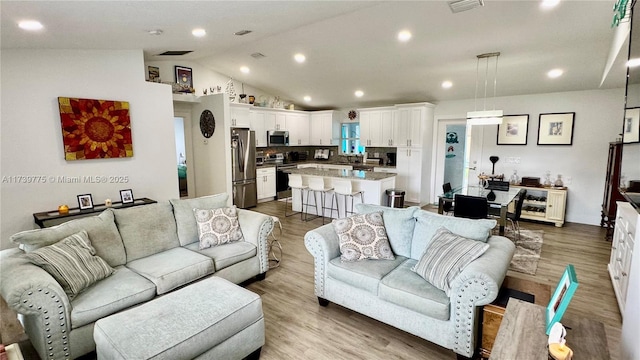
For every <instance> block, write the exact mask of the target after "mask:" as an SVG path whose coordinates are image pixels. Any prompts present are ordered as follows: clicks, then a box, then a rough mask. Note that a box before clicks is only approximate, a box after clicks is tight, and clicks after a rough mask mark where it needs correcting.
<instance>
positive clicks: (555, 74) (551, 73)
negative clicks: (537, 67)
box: [547, 69, 564, 79]
mask: <svg viewBox="0 0 640 360" xmlns="http://www.w3.org/2000/svg"><path fill="white" fill-rule="evenodd" d="M562 74H564V71H562V69H553V70H551V71H549V72H548V73H547V76H548V77H550V78H552V79H555V78H557V77H560V76H562Z"/></svg>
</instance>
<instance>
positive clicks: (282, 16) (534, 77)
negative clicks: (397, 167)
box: [0, 0, 626, 108]
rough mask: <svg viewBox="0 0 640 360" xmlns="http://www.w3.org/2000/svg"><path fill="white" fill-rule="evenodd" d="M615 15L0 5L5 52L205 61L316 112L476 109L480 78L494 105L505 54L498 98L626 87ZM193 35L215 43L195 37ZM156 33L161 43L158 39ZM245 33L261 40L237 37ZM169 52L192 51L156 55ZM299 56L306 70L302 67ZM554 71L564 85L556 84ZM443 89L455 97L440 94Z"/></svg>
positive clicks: (354, 5)
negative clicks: (614, 45) (402, 34)
mask: <svg viewBox="0 0 640 360" xmlns="http://www.w3.org/2000/svg"><path fill="white" fill-rule="evenodd" d="M613 5H614V1H613V0H607V1H572V0H564V1H561V2H560V3H559V4H558V5H557V6H556V7H553V8H550V9H546V8H543V7H541V1H524V0H522V1H520V0H517V1H516V0H513V1H494V0H485V1H484V6H482V7H478V8H475V9H472V10H469V11H465V12H459V13H453V12H452V11H451V9H450V7H449V5H448V3H447V2H446V1H6V0H3V1H1V2H0V10H1V31H2V33H1V40H2V41H1V47H2V49H12V48H37V49H142V50H144V54H145V58H146V59H147V60H154V61H155V60H172V61H175V62H179V61H180V60H190V61H196V62H198V63H200V64H202V65H203V66H205V67H207V68H210V69H211V70H214V71H217V72H220V73H222V74H225V75H228V76H230V77H233V78H234V79H237V80H239V81H242V82H244V83H246V84H251V85H253V86H255V87H258V88H261V89H264V90H265V91H268V92H270V93H273V94H274V95H280V96H282V97H283V98H285V99H289V100H293V101H294V102H296V103H299V104H303V103H304V100H303V97H304V96H305V95H307V96H310V97H311V99H312V100H311V101H310V102H308V103H307V106H308V107H310V108H347V107H358V106H375V105H382V104H393V103H398V102H417V101H430V102H435V103H437V102H439V101H444V100H454V99H473V98H474V96H475V94H476V78H477V73H478V72H479V73H480V89H479V96H480V97H482V96H484V79H483V78H484V74H485V72H489V79H488V94H489V95H490V96H492V95H493V77H492V76H493V75H492V74H493V71H494V70H495V65H494V63H493V62H491V63H490V64H486V65H488V67H489V68H488V70H487V68H486V65H485V62H480V64H479V65H480V69H479V71H477V69H478V68H477V66H478V61H477V58H476V55H478V54H483V53H489V52H500V53H501V55H500V56H499V57H498V60H499V62H498V65H497V89H496V95H497V96H507V95H521V94H533V93H550V92H561V91H573V90H590V89H598V88H621V87H623V86H624V78H625V70H624V64H623V62H622V61H618V62H617V63H616V64H615V65H614V68H613V70H612V72H611V76H609V77H608V78H607V79H606V81H605V82H604V84H603V85H602V87H601V84H600V83H601V80H602V74H603V70H604V68H605V63H606V61H607V57H608V53H609V50H610V47H611V42H612V38H613V33H614V30H613V29H612V27H611V21H612V18H613V11H612V8H613ZM24 19H35V20H38V21H40V22H41V23H42V24H43V25H44V29H42V30H40V31H38V32H25V31H23V30H22V29H20V28H18V26H17V22H18V21H20V20H24ZM194 28H202V29H204V30H206V35H205V36H204V37H201V38H196V37H194V36H193V35H192V34H191V31H192V30H193V29H194ZM156 29H160V30H162V34H161V35H150V34H149V31H150V30H156ZM240 30H251V31H252V32H251V33H249V34H247V35H244V36H237V35H234V32H237V31H240ZM401 30H408V31H410V32H411V33H412V37H411V39H410V40H409V41H408V42H400V41H398V39H397V34H398V32H399V31H401ZM167 50H192V51H193V52H191V53H189V54H187V55H183V56H177V57H176V56H173V57H168V56H160V55H158V54H160V53H162V52H164V51H167ZM624 51H626V50H624ZM254 53H261V54H263V55H264V57H263V58H259V59H256V58H254V57H252V56H251V54H254ZM296 53H303V54H304V55H305V56H306V61H305V62H304V63H302V64H300V63H297V62H296V61H295V60H294V59H293V56H294V54H296ZM491 61H493V60H491ZM240 66H247V67H248V68H249V69H250V72H249V73H248V74H245V73H242V72H241V71H240ZM556 68H558V69H562V70H563V71H564V73H563V75H562V76H560V77H559V78H556V79H550V78H549V77H547V75H546V74H547V72H548V71H549V70H552V69H556ZM194 76H197V75H196V74H194ZM445 80H448V81H450V82H451V83H452V87H451V88H449V89H444V88H442V86H441V83H442V82H443V81H445ZM358 89H359V90H362V91H363V92H364V96H362V97H361V98H356V97H355V96H354V91H356V90H358Z"/></svg>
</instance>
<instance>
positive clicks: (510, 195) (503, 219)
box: [438, 186, 520, 235]
mask: <svg viewBox="0 0 640 360" xmlns="http://www.w3.org/2000/svg"><path fill="white" fill-rule="evenodd" d="M490 192H491V190H488V189H485V188H483V187H481V186H468V187H466V188H463V189H460V190H458V191H452V192H451V193H447V194H443V195H440V196H438V214H442V213H444V203H445V202H453V198H454V195H455V194H462V195H470V196H479V197H487V195H488V194H489V193H490ZM519 192H520V189H518V188H512V187H510V188H509V190H508V191H502V190H493V193H494V194H495V195H496V198H495V199H493V200H489V199H487V202H488V203H489V207H493V208H499V209H500V217H499V218H498V225H500V235H504V227H505V226H506V225H507V208H508V207H509V203H511V202H512V201H513V199H515V197H516V196H517V195H518V193H519Z"/></svg>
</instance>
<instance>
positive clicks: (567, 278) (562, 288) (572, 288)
mask: <svg viewBox="0 0 640 360" xmlns="http://www.w3.org/2000/svg"><path fill="white" fill-rule="evenodd" d="M577 288H578V279H577V278H576V271H575V269H574V268H573V265H571V264H569V265H567V267H566V268H565V270H564V273H563V274H562V277H561V278H560V282H558V286H556V290H555V291H554V292H553V296H551V300H550V301H549V305H547V314H546V320H547V335H549V332H550V331H551V327H552V326H553V324H555V323H557V322H560V319H562V315H564V312H565V311H566V310H567V306H569V302H570V301H571V298H572V297H573V294H574V293H575V292H576V289H577Z"/></svg>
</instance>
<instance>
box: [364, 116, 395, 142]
mask: <svg viewBox="0 0 640 360" xmlns="http://www.w3.org/2000/svg"><path fill="white" fill-rule="evenodd" d="M358 112H359V113H360V144H362V145H364V146H380V147H386V146H394V140H393V132H394V125H393V121H394V116H393V114H394V110H393V108H370V109H359V110H358Z"/></svg>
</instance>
